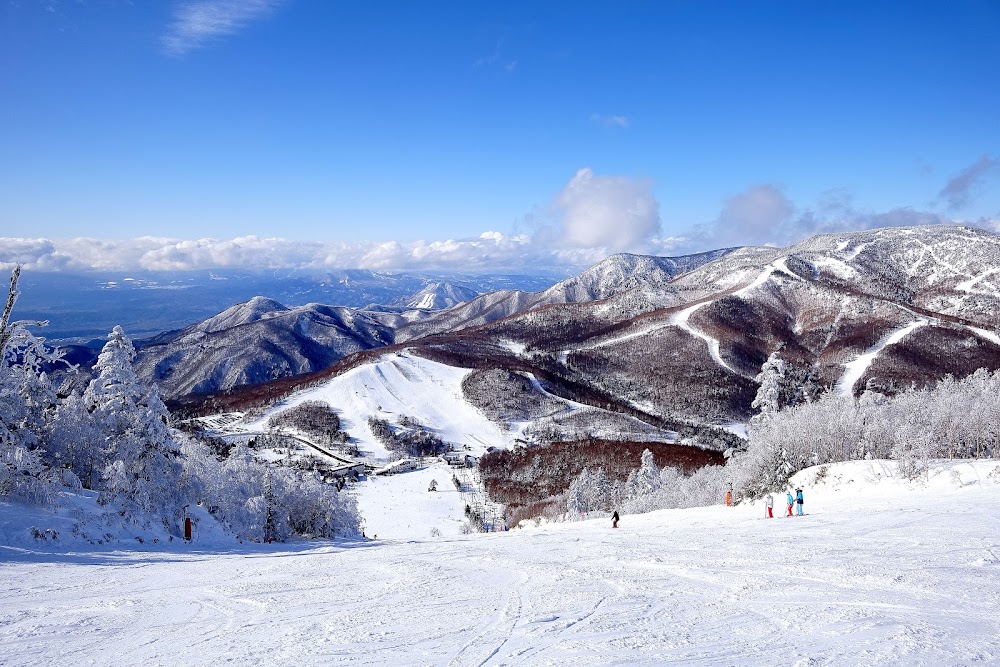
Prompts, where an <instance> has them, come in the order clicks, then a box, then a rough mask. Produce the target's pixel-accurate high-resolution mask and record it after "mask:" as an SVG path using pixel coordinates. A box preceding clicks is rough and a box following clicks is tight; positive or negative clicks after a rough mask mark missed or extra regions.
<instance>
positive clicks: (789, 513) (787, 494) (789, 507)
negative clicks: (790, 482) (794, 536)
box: [785, 489, 795, 517]
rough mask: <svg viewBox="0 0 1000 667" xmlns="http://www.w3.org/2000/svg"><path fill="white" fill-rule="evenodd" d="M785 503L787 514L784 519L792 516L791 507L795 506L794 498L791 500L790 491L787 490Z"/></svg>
mask: <svg viewBox="0 0 1000 667" xmlns="http://www.w3.org/2000/svg"><path fill="white" fill-rule="evenodd" d="M785 501H786V502H787V503H788V514H786V515H785V516H786V517H789V516H792V506H793V505H795V498H792V490H791V489H788V490H787V491H785Z"/></svg>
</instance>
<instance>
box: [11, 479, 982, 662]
mask: <svg viewBox="0 0 1000 667" xmlns="http://www.w3.org/2000/svg"><path fill="white" fill-rule="evenodd" d="M998 466H1000V462H977V463H958V462H956V463H948V462H942V463H938V464H935V465H934V467H933V471H932V474H931V476H930V479H929V481H927V482H924V483H923V484H917V485H914V484H911V483H906V482H901V481H899V480H897V479H894V478H893V477H892V476H891V475H892V472H893V471H894V469H895V466H894V464H890V463H883V462H877V461H876V462H857V463H849V464H838V465H831V466H829V467H828V468H827V469H826V475H825V479H824V480H822V481H819V482H817V481H816V479H815V478H816V477H817V475H818V473H819V469H817V468H813V469H810V470H808V471H804V472H803V473H800V474H799V476H797V478H796V480H795V481H797V482H801V483H803V484H804V485H805V486H804V491H805V501H806V502H805V509H806V512H807V515H806V516H804V517H801V518H775V519H764V518H763V506H762V504H761V503H760V502H757V503H754V504H752V505H739V506H736V507H734V508H725V507H723V506H714V507H707V508H699V509H689V510H667V511H660V512H654V513H651V514H647V515H626V516H624V517H622V521H621V524H620V526H619V528H617V529H612V528H611V526H610V521H609V520H608V519H606V518H602V519H595V520H591V521H584V522H579V523H570V524H550V525H543V526H541V527H539V528H535V529H527V530H518V531H511V532H509V533H494V534H490V535H473V536H464V537H450V538H449V537H445V538H430V537H427V538H422V539H401V540H389V541H383V540H381V539H380V540H378V541H375V542H345V543H322V544H308V543H306V544H303V543H299V544H294V545H270V546H261V545H233V544H231V543H227V542H224V541H222V540H221V539H220V538H217V539H216V541H214V542H213V541H212V540H211V539H204V540H202V541H201V542H200V543H199V544H197V545H195V546H191V547H186V546H183V545H176V544H173V545H169V546H167V547H163V548H162V549H161V550H159V551H139V550H136V551H119V552H113V553H100V552H69V553H66V552H55V553H48V552H46V551H45V550H44V548H43V549H42V550H37V549H36V548H29V549H14V548H9V547H5V548H0V663H3V664H4V665H9V666H11V667H13V666H18V665H46V666H48V665H76V664H88V665H110V666H115V667H117V666H120V665H122V666H123V665H220V664H233V665H341V664H350V665H455V666H458V665H663V664H672V663H682V664H691V665H962V664H984V665H986V664H997V662H998V661H1000V472H997V468H998ZM775 501H776V502H775V514H776V515H777V516H778V517H780V515H781V514H782V513H783V511H784V502H783V496H779V497H776V499H775ZM11 511H12V509H11V508H10V507H9V506H3V505H0V521H2V520H3V512H8V513H9V512H11Z"/></svg>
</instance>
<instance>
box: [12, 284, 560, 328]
mask: <svg viewBox="0 0 1000 667" xmlns="http://www.w3.org/2000/svg"><path fill="white" fill-rule="evenodd" d="M566 275H567V273H566V272H560V271H546V270H542V269H539V270H537V271H536V272H535V273H532V274H510V275H477V274H456V273H452V274H442V273H434V272H428V273H390V272H380V271H368V270H361V269H358V270H341V271H308V270H280V271H279V270H267V271H257V270H253V269H245V270H232V269H226V270H213V271H178V272H164V271H157V272H150V271H139V272H132V273H122V272H91V273H86V274H78V275H75V274H65V273H45V272H37V271H24V272H23V273H22V274H21V282H20V286H21V292H22V294H21V297H20V298H19V299H18V302H17V308H16V309H15V313H14V314H15V317H17V318H19V319H27V320H48V321H49V326H48V327H46V328H45V329H43V330H41V332H40V333H41V334H42V335H44V336H45V337H46V338H47V339H49V340H50V341H52V342H56V343H60V344H77V345H86V344H91V345H92V346H93V345H96V346H99V345H100V344H101V343H102V342H103V340H104V339H105V338H106V336H107V335H108V332H109V331H111V329H112V328H113V327H114V326H115V325H121V326H122V327H123V328H124V329H125V331H126V333H128V334H129V335H130V336H131V337H132V338H145V337H149V336H153V335H156V334H159V333H160V332H163V331H168V330H175V329H181V328H183V327H187V326H190V325H192V324H195V323H197V322H200V321H202V320H204V319H206V318H208V317H211V316H213V315H215V314H216V313H219V312H220V311H222V310H224V309H226V308H228V307H229V306H231V305H233V304H234V303H239V302H242V301H246V300H247V299H250V298H252V297H254V296H266V297H268V298H271V299H274V300H276V301H278V302H280V303H283V304H286V305H303V304H307V303H324V304H332V305H336V306H344V307H349V308H363V307H365V306H367V305H370V304H399V303H400V301H401V300H402V301H406V300H408V299H411V298H413V297H414V295H415V294H417V293H420V292H421V291H422V290H425V289H428V288H431V286H433V285H438V284H445V283H447V284H449V285H451V287H452V289H453V290H454V295H452V296H451V297H449V296H448V295H442V298H443V299H445V300H438V301H436V302H435V305H434V306H433V307H441V306H443V305H451V304H450V303H447V301H446V300H447V299H448V298H452V299H455V300H456V301H457V300H461V299H462V298H469V296H475V295H477V294H483V293H486V292H493V291H496V290H500V289H522V290H541V289H545V288H547V287H549V286H550V285H552V284H553V283H555V282H556V281H558V280H560V279H562V278H565V277H566ZM402 305H404V306H405V305H406V304H405V303H403V304H402Z"/></svg>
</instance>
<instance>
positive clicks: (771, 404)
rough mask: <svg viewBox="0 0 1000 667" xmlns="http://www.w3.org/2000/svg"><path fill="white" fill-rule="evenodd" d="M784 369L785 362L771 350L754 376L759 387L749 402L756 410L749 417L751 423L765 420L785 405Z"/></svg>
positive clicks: (785, 366) (785, 368)
mask: <svg viewBox="0 0 1000 667" xmlns="http://www.w3.org/2000/svg"><path fill="white" fill-rule="evenodd" d="M786 370H787V364H785V362H784V360H782V358H781V357H779V356H778V353H777V352H773V353H772V354H771V356H770V357H768V358H767V361H765V362H764V365H763V366H761V367H760V373H759V374H758V375H757V377H756V378H754V380H755V381H756V382H757V383H758V384H759V385H760V387H759V388H758V389H757V396H756V397H755V398H754V399H753V403H751V404H750V407H751V408H753V409H754V410H757V414H756V415H754V416H753V417H752V418H751V419H750V422H751V423H752V424H754V423H760V422H763V421H767V419H768V418H769V417H770V416H771V415H773V414H774V413H776V412H778V411H779V410H781V409H782V408H783V407H785V404H786V398H785V392H786V388H785V372H786Z"/></svg>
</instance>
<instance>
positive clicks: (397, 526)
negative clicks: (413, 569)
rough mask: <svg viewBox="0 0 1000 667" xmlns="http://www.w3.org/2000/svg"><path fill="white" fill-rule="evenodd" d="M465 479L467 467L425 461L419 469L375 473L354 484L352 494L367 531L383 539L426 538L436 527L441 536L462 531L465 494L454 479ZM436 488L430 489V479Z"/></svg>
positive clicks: (458, 533) (368, 533)
mask: <svg viewBox="0 0 1000 667" xmlns="http://www.w3.org/2000/svg"><path fill="white" fill-rule="evenodd" d="M453 475H458V476H459V477H460V478H465V477H467V476H468V475H469V473H468V472H467V471H466V470H465V469H459V468H452V467H449V466H448V465H447V464H446V463H442V462H426V463H424V464H422V465H421V467H420V468H419V469H417V470H414V471H411V472H404V473H399V474H395V475H385V476H375V475H371V476H369V477H368V478H367V479H365V480H363V481H361V482H359V483H357V484H355V485H353V486H352V487H351V493H353V494H354V495H355V497H356V498H357V500H358V509H359V510H360V511H361V516H362V517H364V520H365V534H366V535H368V537H374V536H376V535H377V536H378V538H379V539H380V540H382V539H424V538H428V537H430V536H431V531H432V530H434V529H437V531H438V532H440V533H441V535H442V536H445V537H448V536H455V535H461V534H462V525H463V524H464V523H465V502H466V497H467V496H466V497H463V494H462V493H460V492H459V491H458V490H457V489H456V488H455V484H454V482H452V476H453ZM432 480H434V481H437V488H438V490H437V491H428V490H427V488H428V487H429V486H430V484H431V481H432Z"/></svg>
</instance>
